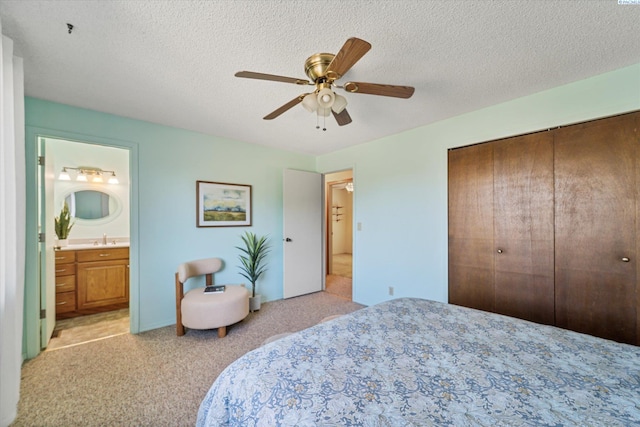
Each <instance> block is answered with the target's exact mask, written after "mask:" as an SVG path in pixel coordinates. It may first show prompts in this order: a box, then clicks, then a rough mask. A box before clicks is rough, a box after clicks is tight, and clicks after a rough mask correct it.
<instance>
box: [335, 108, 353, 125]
mask: <svg viewBox="0 0 640 427" xmlns="http://www.w3.org/2000/svg"><path fill="white" fill-rule="evenodd" d="M331 113H332V114H333V117H335V118H336V122H338V126H344V125H348V124H349V123H351V116H350V115H349V113H347V109H346V108H345V109H344V110H342V112H341V113H340V114H336V113H335V112H334V111H333V110H331Z"/></svg>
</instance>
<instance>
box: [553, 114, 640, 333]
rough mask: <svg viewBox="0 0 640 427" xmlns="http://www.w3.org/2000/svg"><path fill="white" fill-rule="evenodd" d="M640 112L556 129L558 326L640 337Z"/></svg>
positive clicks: (580, 330) (579, 330) (581, 330)
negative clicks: (639, 272)
mask: <svg viewBox="0 0 640 427" xmlns="http://www.w3.org/2000/svg"><path fill="white" fill-rule="evenodd" d="M636 117H637V115H626V116H620V117H615V118H611V119H604V120H598V121H595V122H590V123H585V124H580V125H575V126H569V127H567V128H563V129H559V130H557V131H556V132H555V209H556V224H555V230H556V234H555V248H556V324H557V326H560V327H563V328H568V329H571V330H575V331H578V332H584V333H588V334H592V335H596V336H599V337H603V338H608V339H613V340H616V341H621V342H626V343H636V342H637V341H636V322H637V320H636V305H637V301H636V295H635V292H636V267H637V259H636V258H637V256H636V254H637V251H636V234H637V229H636V221H637V207H636V203H637V199H638V177H637V174H638V160H637V158H638V149H637V146H638V134H637V131H638V130H637V124H636V122H635V120H636Z"/></svg>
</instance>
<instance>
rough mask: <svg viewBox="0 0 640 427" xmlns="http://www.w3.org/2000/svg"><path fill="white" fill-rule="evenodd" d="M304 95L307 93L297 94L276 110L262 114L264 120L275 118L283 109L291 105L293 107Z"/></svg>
mask: <svg viewBox="0 0 640 427" xmlns="http://www.w3.org/2000/svg"><path fill="white" fill-rule="evenodd" d="M305 95H307V94H304V95H300V96H297V97H295V98H293V99H292V100H291V101H289V102H287V103H286V104H284V105H283V106H282V107H280V108H278V109H277V110H275V111H273V112H271V113H269V114H267V115H266V116H264V119H265V120H273V119H275V118H276V117H278V116H279V115H280V114H282V113H284V112H285V111H287V110H289V109H291V108H292V107H295V106H296V105H298V104H300V102H302V98H304V97H305Z"/></svg>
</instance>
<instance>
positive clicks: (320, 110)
mask: <svg viewBox="0 0 640 427" xmlns="http://www.w3.org/2000/svg"><path fill="white" fill-rule="evenodd" d="M330 111H331V108H318V117H329V112H330Z"/></svg>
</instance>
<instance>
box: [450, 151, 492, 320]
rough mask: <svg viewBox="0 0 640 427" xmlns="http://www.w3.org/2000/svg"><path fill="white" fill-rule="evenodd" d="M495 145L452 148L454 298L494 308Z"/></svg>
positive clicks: (451, 248) (451, 220)
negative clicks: (493, 146) (493, 147)
mask: <svg viewBox="0 0 640 427" xmlns="http://www.w3.org/2000/svg"><path fill="white" fill-rule="evenodd" d="M493 262H494V244H493V149H492V146H491V144H480V145H474V146H471V147H465V148H462V149H456V150H450V151H449V302H450V303H452V304H457V305H462V306H466V307H472V308H477V309H480V310H486V311H493V309H494V284H493V283H494V277H493V276H494V270H493Z"/></svg>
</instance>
